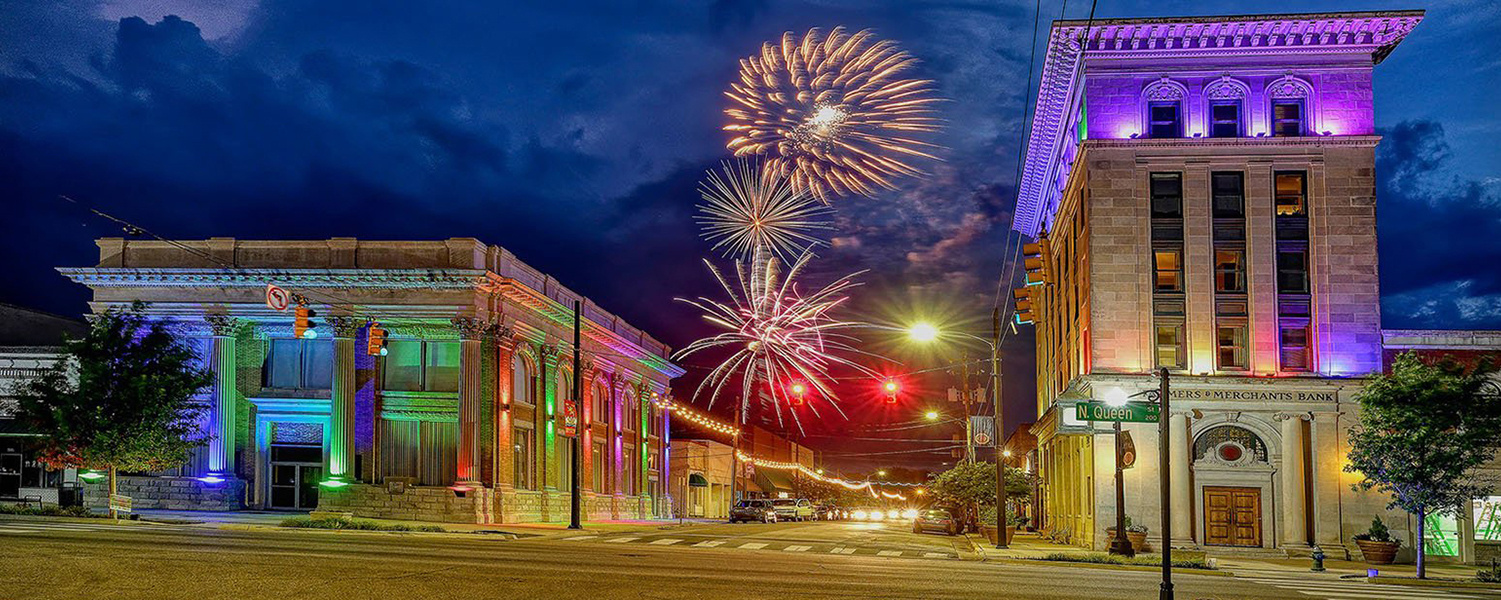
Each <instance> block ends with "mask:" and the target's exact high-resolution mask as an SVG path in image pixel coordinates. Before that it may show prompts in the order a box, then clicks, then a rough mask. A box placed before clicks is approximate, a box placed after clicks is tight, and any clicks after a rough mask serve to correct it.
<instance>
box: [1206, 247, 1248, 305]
mask: <svg viewBox="0 0 1501 600" xmlns="http://www.w3.org/2000/svg"><path fill="white" fill-rule="evenodd" d="M1214 291H1215V292H1216V293H1230V294H1239V293H1244V292H1245V291H1246V252H1245V251H1244V250H1215V251H1214Z"/></svg>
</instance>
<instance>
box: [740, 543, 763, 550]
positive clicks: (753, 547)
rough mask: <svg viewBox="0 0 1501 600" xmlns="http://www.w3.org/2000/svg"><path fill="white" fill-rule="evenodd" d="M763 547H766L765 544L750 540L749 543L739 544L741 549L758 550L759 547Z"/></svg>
mask: <svg viewBox="0 0 1501 600" xmlns="http://www.w3.org/2000/svg"><path fill="white" fill-rule="evenodd" d="M765 547H766V544H763V543H761V542H751V543H749V544H741V545H740V549H742V550H760V549H762V548H765Z"/></svg>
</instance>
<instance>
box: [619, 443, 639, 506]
mask: <svg viewBox="0 0 1501 600" xmlns="http://www.w3.org/2000/svg"><path fill="white" fill-rule="evenodd" d="M621 460H622V461H624V462H625V464H624V465H622V468H621V469H620V473H621V476H623V477H625V489H624V490H623V491H624V492H625V494H626V495H627V496H634V495H636V494H637V492H638V491H639V490H638V488H639V487H640V485H641V482H640V481H639V479H640V477H638V476H637V474H638V473H640V472H641V465H640V464H638V463H637V462H636V449H635V448H634V447H632V446H626V447H625V450H624V454H623V455H622V456H621Z"/></svg>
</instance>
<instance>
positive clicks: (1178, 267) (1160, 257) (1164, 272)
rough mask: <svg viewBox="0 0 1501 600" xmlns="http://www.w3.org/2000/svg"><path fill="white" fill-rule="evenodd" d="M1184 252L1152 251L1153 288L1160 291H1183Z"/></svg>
mask: <svg viewBox="0 0 1501 600" xmlns="http://www.w3.org/2000/svg"><path fill="white" fill-rule="evenodd" d="M1182 258H1183V253H1182V251H1181V250H1177V249H1172V250H1155V251H1153V252H1152V272H1153V284H1152V289H1153V290H1154V291H1158V292H1181V291H1183V260H1182Z"/></svg>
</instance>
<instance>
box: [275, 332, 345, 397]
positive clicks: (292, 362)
mask: <svg viewBox="0 0 1501 600" xmlns="http://www.w3.org/2000/svg"><path fill="white" fill-rule="evenodd" d="M333 369H334V343H333V340H316V339H314V340H306V339H303V340H295V339H287V340H271V341H270V344H269V347H268V348H267V349H266V362H265V368H264V369H263V370H262V371H261V372H262V381H261V384H262V385H263V386H265V387H268V388H277V389H302V390H326V389H329V388H330V387H332V386H333V380H334V378H333V374H334V371H333Z"/></svg>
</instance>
